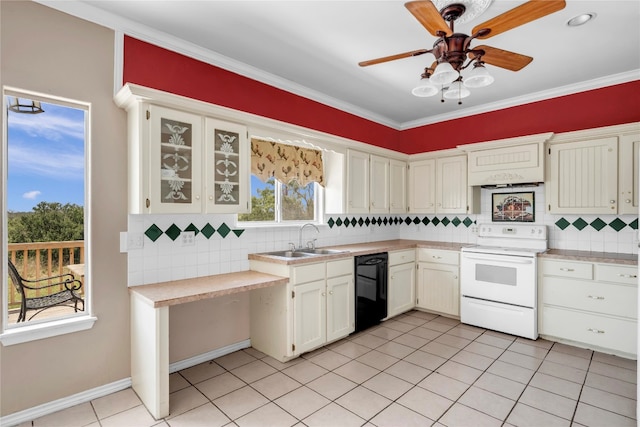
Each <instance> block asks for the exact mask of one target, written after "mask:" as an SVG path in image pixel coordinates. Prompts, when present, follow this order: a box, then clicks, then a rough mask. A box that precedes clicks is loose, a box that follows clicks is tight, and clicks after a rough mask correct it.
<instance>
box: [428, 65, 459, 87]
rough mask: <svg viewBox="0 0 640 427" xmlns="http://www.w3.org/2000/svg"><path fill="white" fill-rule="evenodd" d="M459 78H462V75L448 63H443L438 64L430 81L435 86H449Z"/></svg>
mask: <svg viewBox="0 0 640 427" xmlns="http://www.w3.org/2000/svg"><path fill="white" fill-rule="evenodd" d="M458 77H460V73H458V72H457V71H456V70H454V69H453V67H452V66H451V64H449V63H448V62H441V63H439V64H438V66H437V67H436V70H435V71H434V73H433V75H432V76H431V78H430V79H429V80H430V81H431V83H433V84H434V85H447V84H449V83H451V82H454V81H455V80H456V79H457V78H458Z"/></svg>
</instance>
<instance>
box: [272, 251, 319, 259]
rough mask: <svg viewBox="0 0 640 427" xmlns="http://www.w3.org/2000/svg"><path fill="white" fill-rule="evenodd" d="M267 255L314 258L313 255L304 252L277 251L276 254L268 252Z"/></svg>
mask: <svg viewBox="0 0 640 427" xmlns="http://www.w3.org/2000/svg"><path fill="white" fill-rule="evenodd" d="M265 255H271V256H278V257H282V258H301V257H308V256H313V254H311V253H307V252H302V251H275V252H267V253H266V254H265Z"/></svg>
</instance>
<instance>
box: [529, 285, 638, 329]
mask: <svg viewBox="0 0 640 427" xmlns="http://www.w3.org/2000/svg"><path fill="white" fill-rule="evenodd" d="M637 298H638V289H637V288H636V287H635V286H626V285H614V284H609V283H597V282H591V281H583V280H569V279H562V278H559V277H545V278H544V279H543V285H542V303H543V304H552V305H559V306H563V307H570V308H574V309H578V310H587V311H592V312H596V313H604V314H610V315H613V316H622V317H629V318H632V319H636V318H637V317H638V313H637V301H638V299H637Z"/></svg>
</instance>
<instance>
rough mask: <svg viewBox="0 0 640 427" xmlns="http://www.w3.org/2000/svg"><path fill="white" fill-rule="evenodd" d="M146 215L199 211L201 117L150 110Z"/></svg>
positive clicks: (156, 109)
mask: <svg viewBox="0 0 640 427" xmlns="http://www.w3.org/2000/svg"><path fill="white" fill-rule="evenodd" d="M148 111H149V115H148V120H149V137H150V141H149V181H150V182H149V186H148V189H149V191H148V195H147V197H146V200H145V206H146V208H147V212H148V213H199V212H201V211H202V169H201V167H202V166H201V165H202V117H201V116H198V115H195V114H189V113H185V112H182V111H176V110H171V109H167V108H163V107H159V106H155V105H150V106H149V109H148Z"/></svg>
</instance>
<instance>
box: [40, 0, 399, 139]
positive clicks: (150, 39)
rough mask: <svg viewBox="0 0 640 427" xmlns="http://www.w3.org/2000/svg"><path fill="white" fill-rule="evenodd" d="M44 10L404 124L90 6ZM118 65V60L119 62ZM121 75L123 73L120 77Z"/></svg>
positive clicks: (57, 4) (55, 3)
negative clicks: (57, 12)
mask: <svg viewBox="0 0 640 427" xmlns="http://www.w3.org/2000/svg"><path fill="white" fill-rule="evenodd" d="M34 1H35V2H36V3H40V4H42V5H43V6H47V7H50V8H52V9H55V10H58V11H60V12H64V13H67V14H69V15H72V16H75V17H77V18H80V19H84V20H86V21H90V22H93V23H95V24H98V25H101V26H103V27H107V28H110V29H112V30H114V31H115V32H116V43H118V42H119V41H120V42H123V40H124V37H123V35H128V36H131V37H133V38H136V39H139V40H142V41H144V42H147V43H151V44H153V45H156V46H159V47H162V48H164V49H168V50H171V51H173V52H176V53H180V54H182V55H185V56H188V57H190V58H193V59H196V60H198V61H202V62H204V63H207V64H210V65H213V66H216V67H219V68H222V69H224V70H227V71H231V72H233V73H236V74H239V75H241V76H244V77H248V78H250V79H253V80H256V81H259V82H261V83H264V84H267V85H269V86H273V87H275V88H277V89H281V90H284V91H287V92H290V93H293V94H294V95H298V96H301V97H303V98H308V99H310V100H312V101H316V102H319V103H321V104H324V105H327V106H329V107H332V108H336V109H338V110H341V111H344V112H347V113H351V114H353V115H356V116H358V117H361V118H363V119H366V120H370V121H372V122H375V123H378V124H381V125H383V126H387V127H390V128H392V129H396V130H399V129H400V128H401V123H399V122H397V121H394V120H391V119H389V118H387V117H385V116H382V115H380V114H376V113H373V112H372V111H369V110H366V109H363V108H360V107H357V106H355V105H353V104H350V103H348V102H344V101H341V100H339V99H336V98H333V97H330V96H327V95H326V94H324V93H322V92H318V91H316V90H313V89H310V88H308V87H306V86H302V85H300V84H297V83H295V82H292V81H291V80H287V79H283V78H281V77H279V76H276V75H274V74H271V73H267V72H265V71H263V70H260V69H258V68H255V67H253V66H251V65H248V64H245V63H243V62H240V61H236V60H234V59H231V58H229V57H227V56H224V55H221V54H219V53H217V52H215V51H212V50H210V49H206V48H203V47H202V46H198V45H196V44H194V43H191V42H187V41H185V40H182V39H179V38H177V37H175V36H172V35H169V34H167V33H165V32H162V31H158V30H156V29H154V28H151V27H148V26H145V25H142V24H140V23H137V22H135V21H132V20H130V19H126V18H123V17H121V16H118V15H114V14H112V13H110V12H106V11H104V10H101V9H98V8H96V7H95V6H91V5H88V4H86V3H84V2H79V1H59V0H34ZM121 50H122V48H121V47H120V48H118V47H116V53H119V52H121ZM116 62H118V58H116ZM121 74H122V72H121V71H120V75H121ZM121 87H122V83H120V82H118V83H117V84H116V87H115V88H114V92H117V91H118V90H119V89H120V88H121Z"/></svg>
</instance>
